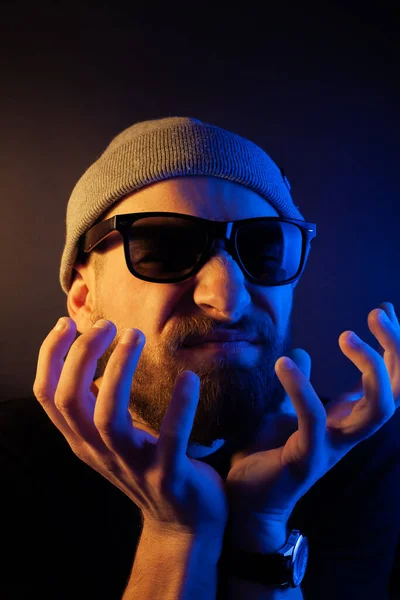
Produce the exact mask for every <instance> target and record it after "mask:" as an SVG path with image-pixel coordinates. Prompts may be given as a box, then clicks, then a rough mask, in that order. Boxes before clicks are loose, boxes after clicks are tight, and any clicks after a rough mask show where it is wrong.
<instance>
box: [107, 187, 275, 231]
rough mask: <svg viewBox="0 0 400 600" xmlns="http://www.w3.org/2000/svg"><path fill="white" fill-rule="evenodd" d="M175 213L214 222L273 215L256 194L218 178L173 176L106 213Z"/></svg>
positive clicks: (128, 198) (137, 193)
mask: <svg viewBox="0 0 400 600" xmlns="http://www.w3.org/2000/svg"><path fill="white" fill-rule="evenodd" d="M146 211H165V212H179V213H183V214H187V215H193V216H196V217H202V218H203V219H211V220H215V221H234V220H237V219H247V218H250V217H277V216H279V215H278V212H277V211H276V210H275V208H274V207H273V206H272V205H271V204H270V203H269V202H268V201H267V200H265V199H264V198H263V197H262V196H260V194H258V193H257V192H254V191H253V190H250V189H249V188H246V187H245V186H243V185H240V184H238V183H235V182H233V181H227V180H225V179H220V178H218V177H176V178H174V179H166V180H164V181H159V182H157V183H153V184H151V185H148V186H146V187H145V188H142V189H140V190H138V191H136V192H133V193H132V194H130V195H129V196H127V197H125V198H123V199H122V200H120V201H119V202H118V203H116V204H115V205H114V206H113V207H112V209H111V210H110V211H109V213H107V216H110V217H111V216H113V215H117V214H123V213H131V212H146Z"/></svg>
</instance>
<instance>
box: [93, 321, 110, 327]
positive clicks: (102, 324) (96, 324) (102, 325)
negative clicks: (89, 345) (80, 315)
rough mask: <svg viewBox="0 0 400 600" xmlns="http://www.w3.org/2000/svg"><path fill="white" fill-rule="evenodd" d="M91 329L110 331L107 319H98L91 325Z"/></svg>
mask: <svg viewBox="0 0 400 600" xmlns="http://www.w3.org/2000/svg"><path fill="white" fill-rule="evenodd" d="M93 327H98V328H99V329H107V328H108V329H110V328H111V323H110V321H107V319H100V320H99V321H97V322H96V323H95V324H94V325H93Z"/></svg>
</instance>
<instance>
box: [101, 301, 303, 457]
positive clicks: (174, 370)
mask: <svg viewBox="0 0 400 600" xmlns="http://www.w3.org/2000/svg"><path fill="white" fill-rule="evenodd" d="M101 318H105V319H109V320H111V321H112V322H113V323H114V324H115V325H116V327H117V334H116V336H115V338H114V340H113V341H112V343H111V344H110V346H109V347H108V348H107V350H106V351H105V353H104V354H103V355H102V356H101V357H100V359H99V360H98V361H97V370H96V374H95V378H98V377H101V376H103V375H104V371H105V368H106V366H107V363H108V361H109V358H110V356H111V354H112V352H113V351H114V349H115V347H116V346H117V344H118V341H119V339H120V336H121V332H122V329H123V327H125V326H122V327H121V328H119V327H118V325H117V322H116V320H115V319H113V318H112V317H111V316H107V315H104V314H103V313H99V312H96V314H94V313H92V317H91V320H92V323H93V324H94V323H95V322H96V321H97V320H98V319H101ZM271 326H272V325H271V323H269V322H266V321H265V322H262V323H259V324H258V326H257V327H256V328H255V327H254V325H253V326H252V324H251V322H250V319H249V318H248V317H243V318H242V319H241V320H240V322H236V323H235V324H234V325H230V326H228V325H226V326H223V325H222V324H221V323H220V322H219V323H218V322H216V321H215V320H213V319H211V318H210V317H207V316H204V315H201V316H195V317H188V316H184V317H179V320H177V321H176V322H174V323H171V327H170V328H168V329H167V328H166V329H165V331H164V335H163V338H164V339H163V341H162V342H160V343H158V344H157V345H156V346H153V347H148V346H147V344H145V346H144V348H143V350H142V353H141V356H140V359H139V362H138V364H137V367H136V371H135V373H134V375H133V378H132V382H131V389H130V400H129V410H130V412H131V414H132V412H133V415H134V416H135V417H139V420H141V421H142V422H144V423H146V424H147V425H148V426H150V427H151V428H152V429H154V430H155V431H157V432H158V433H159V432H160V430H161V426H162V423H163V420H164V417H165V415H166V413H167V410H168V406H169V404H170V402H171V398H172V394H173V391H174V387H175V383H176V378H177V376H178V375H179V373H181V372H182V371H184V370H191V371H193V372H195V373H196V374H197V375H198V376H199V378H200V395H199V400H198V406H197V410H196V414H195V418H194V422H193V427H192V431H191V434H190V438H189V443H194V444H201V445H203V446H207V447H210V446H211V445H212V444H213V442H215V441H216V440H221V439H223V440H225V441H228V442H229V443H230V445H231V446H232V448H233V449H234V450H241V449H243V448H245V447H246V446H248V445H249V444H251V442H253V441H254V439H255V437H256V436H257V433H258V432H259V431H260V430H261V429H262V427H263V424H264V419H265V417H266V416H267V415H269V414H271V413H273V412H275V411H277V409H278V408H279V406H280V404H281V402H282V401H283V398H284V396H285V390H284V388H283V386H282V384H281V383H280V381H279V379H278V377H277V375H276V373H275V369H274V367H275V363H276V361H277V360H278V358H280V357H281V356H283V355H286V354H287V352H288V351H289V349H290V345H291V321H290V316H289V318H288V322H287V323H286V324H285V327H284V328H283V329H282V330H281V331H279V328H276V329H275V330H272V329H271ZM216 329H219V330H221V329H224V330H226V331H229V329H235V330H238V331H240V332H243V333H251V334H253V335H254V334H256V335H257V337H259V338H260V339H261V340H262V345H260V346H258V351H257V352H258V359H257V360H255V359H252V360H251V361H250V362H251V364H248V365H246V361H245V360H244V358H245V357H244V353H245V352H246V350H240V351H239V353H238V354H236V353H235V352H229V353H227V354H223V355H218V356H213V354H212V353H210V354H209V355H208V356H206V357H203V358H202V359H198V358H196V360H193V357H192V356H190V354H191V351H185V352H182V351H181V352H179V349H180V348H181V346H182V345H183V343H184V342H185V339H186V338H188V337H189V336H194V335H196V336H197V335H198V336H205V335H209V334H211V333H212V332H213V331H215V330H216ZM277 329H278V330H277ZM254 351H255V350H254V349H253V348H249V352H251V353H254ZM185 357H186V358H185Z"/></svg>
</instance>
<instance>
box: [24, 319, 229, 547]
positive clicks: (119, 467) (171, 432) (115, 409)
mask: <svg viewBox="0 0 400 600" xmlns="http://www.w3.org/2000/svg"><path fill="white" fill-rule="evenodd" d="M63 320H64V321H65V322H66V328H65V329H64V330H63V331H57V330H55V329H53V330H52V331H51V332H50V333H49V334H48V336H47V337H46V338H45V340H44V342H43V343H42V345H41V347H40V351H39V358H38V364H37V370H36V378H35V381H34V385H33V392H34V394H35V397H36V398H37V400H38V401H39V402H40V404H41V406H42V407H43V409H44V410H45V411H46V413H47V415H48V416H49V418H50V419H51V421H52V422H53V423H54V425H55V426H56V427H57V428H58V429H59V430H60V432H61V433H62V434H63V436H64V437H65V439H66V440H67V442H68V444H69V445H70V447H71V448H72V450H73V452H74V453H75V454H76V456H77V457H78V458H79V459H80V460H82V461H83V462H85V463H86V464H87V465H89V466H90V467H92V468H93V469H95V470H96V471H97V472H98V473H100V474H101V475H102V476H103V477H105V478H106V479H108V480H109V481H110V482H111V483H112V484H113V485H115V486H116V487H118V488H119V489H120V490H121V491H122V492H124V494H126V495H127V496H128V497H129V498H130V499H131V500H132V502H134V503H135V504H136V506H138V508H139V509H140V510H141V511H142V514H143V518H144V522H145V523H146V524H147V525H148V526H151V527H152V528H153V529H154V531H160V534H163V533H165V534H166V535H169V534H171V533H184V534H185V533H190V534H195V535H198V534H199V535H202V534H205V535H211V536H214V535H215V536H217V535H220V536H221V538H222V536H223V533H224V530H225V526H226V523H227V519H228V504H227V499H226V495H225V484H224V482H223V480H222V479H221V477H220V476H219V475H218V473H217V472H216V471H215V470H214V469H213V468H212V467H210V466H209V465H207V464H205V463H203V462H201V461H198V460H195V459H191V458H188V456H187V454H186V451H187V444H188V440H189V436H190V432H191V430H192V426H193V421H194V417H195V413H196V408H197V404H198V399H199V393H200V380H199V378H198V376H197V375H196V374H195V373H193V372H192V371H184V372H183V373H181V374H180V375H179V376H178V378H177V381H176V385H175V388H174V391H173V394H172V399H171V403H170V406H169V408H168V411H167V414H166V415H165V418H164V420H163V423H162V427H161V431H160V435H159V438H158V439H157V438H156V437H154V436H152V435H151V434H149V433H147V432H146V431H143V430H141V429H138V428H137V427H134V425H133V423H132V418H131V416H130V413H129V410H128V406H129V397H130V390H131V382H132V378H133V376H134V373H135V369H136V366H137V363H138V361H139V358H140V353H141V351H142V349H143V347H144V344H145V337H144V335H143V333H142V332H140V331H139V330H135V331H136V333H137V337H136V342H135V341H133V342H131V343H130V344H123V343H121V341H119V343H118V344H117V346H116V348H115V350H114V352H113V353H112V355H111V357H110V359H109V361H108V363H107V366H106V369H105V371H104V377H103V379H102V382H101V386H100V388H99V390H98V393H97V397H96V395H95V394H94V393H93V387H92V382H93V377H94V374H95V371H96V367H97V360H98V359H99V358H100V357H101V356H102V355H103V353H104V352H105V350H106V349H107V347H108V346H109V345H110V343H111V342H112V340H113V339H114V337H115V334H116V327H115V325H114V324H113V323H111V322H110V321H108V322H107V323H108V328H106V329H104V328H97V327H92V328H91V329H90V330H89V331H86V332H84V333H83V334H82V335H80V336H79V337H78V338H77V339H76V340H75V336H76V324H75V322H74V321H73V319H70V318H68V317H64V318H63ZM74 340H75V341H74ZM71 344H72V346H71ZM68 351H69V352H68ZM67 353H68V356H67V358H66V359H65V361H64V358H65V356H66V354H67Z"/></svg>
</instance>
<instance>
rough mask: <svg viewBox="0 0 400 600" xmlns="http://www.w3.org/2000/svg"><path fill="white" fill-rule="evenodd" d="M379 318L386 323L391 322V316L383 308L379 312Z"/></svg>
mask: <svg viewBox="0 0 400 600" xmlns="http://www.w3.org/2000/svg"><path fill="white" fill-rule="evenodd" d="M378 318H379V320H380V322H381V323H383V324H384V325H387V324H388V323H389V317H388V316H387V314H386V313H385V311H384V310H382V309H381V310H380V312H379V315H378Z"/></svg>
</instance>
